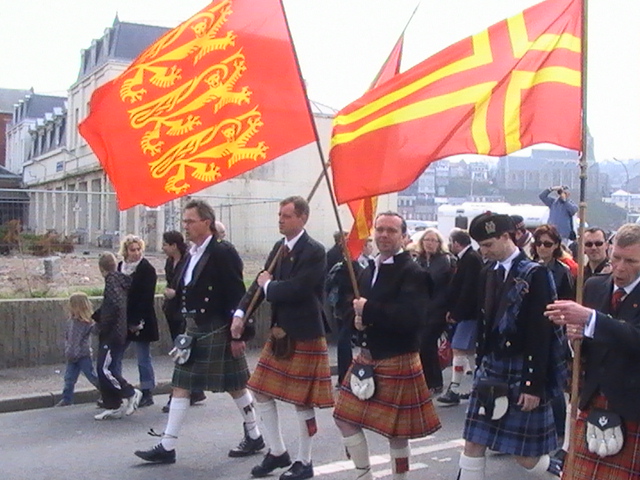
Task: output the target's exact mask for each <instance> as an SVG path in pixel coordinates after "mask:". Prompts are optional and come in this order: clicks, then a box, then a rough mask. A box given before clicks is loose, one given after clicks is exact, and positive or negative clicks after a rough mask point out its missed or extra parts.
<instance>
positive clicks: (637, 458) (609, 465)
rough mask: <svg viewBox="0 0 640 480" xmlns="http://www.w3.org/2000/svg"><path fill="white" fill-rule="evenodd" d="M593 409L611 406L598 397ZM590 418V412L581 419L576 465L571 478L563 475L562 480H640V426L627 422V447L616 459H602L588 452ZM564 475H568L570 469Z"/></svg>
mask: <svg viewBox="0 0 640 480" xmlns="http://www.w3.org/2000/svg"><path fill="white" fill-rule="evenodd" d="M590 406H591V407H592V408H601V409H607V406H608V404H607V400H606V398H605V397H604V396H603V395H598V396H597V397H595V398H594V399H593V400H592V402H591V405H590ZM588 414H589V410H586V411H580V413H579V415H578V421H577V423H576V433H575V447H576V450H575V452H576V453H575V460H574V465H573V468H572V469H571V475H563V477H562V478H563V480H605V479H615V480H638V479H640V422H629V421H624V422H623V423H624V425H623V427H622V429H623V432H624V447H622V450H621V451H620V452H619V453H618V454H617V455H613V456H611V457H604V458H601V457H599V456H598V455H596V454H594V453H591V452H589V450H588V449H587V443H586V440H585V432H586V429H587V428H586V424H587V420H586V418H587V415H588ZM565 471H567V473H568V468H565Z"/></svg>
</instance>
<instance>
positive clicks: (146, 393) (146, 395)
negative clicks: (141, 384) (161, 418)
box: [138, 390, 153, 408]
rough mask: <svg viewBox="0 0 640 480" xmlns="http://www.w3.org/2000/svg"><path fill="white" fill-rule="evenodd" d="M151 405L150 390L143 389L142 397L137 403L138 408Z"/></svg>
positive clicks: (151, 396)
mask: <svg viewBox="0 0 640 480" xmlns="http://www.w3.org/2000/svg"><path fill="white" fill-rule="evenodd" d="M151 405H153V395H152V394H151V390H143V391H142V398H141V399H140V403H138V408H143V407H149V406H151Z"/></svg>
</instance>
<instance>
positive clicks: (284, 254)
mask: <svg viewBox="0 0 640 480" xmlns="http://www.w3.org/2000/svg"><path fill="white" fill-rule="evenodd" d="M290 253H291V249H290V248H289V246H288V245H286V244H285V245H284V246H283V247H282V258H287V257H288V256H289V254H290Z"/></svg>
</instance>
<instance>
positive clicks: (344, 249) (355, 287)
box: [280, 0, 360, 298]
mask: <svg viewBox="0 0 640 480" xmlns="http://www.w3.org/2000/svg"><path fill="white" fill-rule="evenodd" d="M280 8H282V15H283V17H284V23H285V25H286V27H287V33H288V35H289V41H290V43H291V48H292V49H293V58H294V60H295V63H296V68H297V69H298V78H299V79H300V83H301V85H302V89H303V90H304V95H305V98H306V101H307V111H308V113H309V119H310V121H311V125H312V127H313V133H314V135H315V137H316V147H317V149H318V157H319V158H320V164H321V165H322V174H321V175H322V176H323V177H324V178H325V180H326V182H327V189H328V192H329V198H330V199H331V206H332V207H333V214H334V215H335V217H336V223H337V224H338V231H340V232H343V231H344V229H343V228H342V221H341V220H340V214H339V212H338V203H337V202H336V198H335V195H334V193H333V187H332V185H331V179H330V178H329V171H328V169H327V163H326V162H325V159H324V153H323V152H322V146H321V145H320V135H318V127H317V126H316V122H315V120H314V118H313V111H312V110H311V103H310V102H309V95H307V86H306V85H305V83H304V80H303V79H302V70H301V69H300V62H299V61H298V54H297V52H296V47H295V45H294V44H293V37H292V36H291V29H290V28H289V19H288V18H287V14H286V12H285V9H284V3H283V1H282V0H280ZM313 193H315V189H314V190H312V192H311V194H310V196H311V195H312V194H313ZM340 245H341V246H342V255H343V256H344V258H345V259H350V258H351V257H350V255H349V251H348V250H347V244H346V242H345V241H344V238H341V241H340ZM345 263H346V265H347V270H348V272H349V278H350V280H351V286H352V287H353V293H354V295H355V297H356V298H359V297H360V289H359V288H358V282H357V281H356V274H355V271H354V270H353V264H352V263H351V262H350V261H347V262H345Z"/></svg>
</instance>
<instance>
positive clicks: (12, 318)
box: [0, 295, 270, 369]
mask: <svg viewBox="0 0 640 480" xmlns="http://www.w3.org/2000/svg"><path fill="white" fill-rule="evenodd" d="M91 301H92V302H93V303H94V306H96V307H97V306H98V305H99V304H100V302H101V301H102V298H101V297H92V298H91ZM67 303H68V300H67V299H66V298H35V299H22V300H0V369H2V368H12V367H33V366H37V365H51V364H57V363H64V362H65V358H64V331H65V323H66V321H67V318H68V314H67V311H66V306H67ZM161 306H162V296H161V295H156V299H155V307H156V315H157V316H158V327H159V330H160V340H159V341H158V342H154V343H152V344H151V345H152V353H153V354H154V355H166V353H167V352H168V351H169V350H170V349H171V337H170V335H169V328H168V327H167V321H166V319H165V317H164V314H163V313H162V308H161ZM269 317H270V310H269V305H268V304H266V303H263V304H262V305H261V306H260V308H258V310H257V311H256V314H255V315H254V318H255V319H256V326H257V328H256V338H255V339H254V340H252V341H251V342H249V344H248V348H249V349H256V348H261V347H262V345H263V344H264V342H265V340H266V338H267V335H268V333H269V320H268V319H269ZM96 347H97V338H94V350H95V348H96ZM133 355H134V351H133V349H129V351H128V352H127V355H126V356H127V357H131V356H133Z"/></svg>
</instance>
